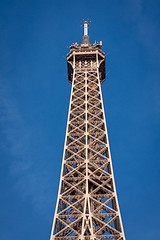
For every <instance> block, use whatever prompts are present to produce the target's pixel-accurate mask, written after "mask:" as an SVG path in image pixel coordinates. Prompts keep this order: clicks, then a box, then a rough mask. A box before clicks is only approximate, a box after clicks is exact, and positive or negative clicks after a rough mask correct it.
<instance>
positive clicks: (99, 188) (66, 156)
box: [50, 21, 125, 240]
mask: <svg viewBox="0 0 160 240" xmlns="http://www.w3.org/2000/svg"><path fill="white" fill-rule="evenodd" d="M83 25H84V36H83V43H82V44H81V45H78V44H77V43H75V44H72V45H71V46H70V52H69V54H68V55H67V67H68V80H69V82H70V83H71V84H72V90H71V97H70V106H69V114H68V122H67V130H66V138H65V146H64V153H63V162H62V169H61V177H60V184H59V192H58V198H57V204H56V208H55V215H54V220H53V226H52V231H51V237H50V240H61V239H63V240H80V239H81V240H97V239H99V240H105V239H115V240H125V235H124V230H123V225H122V219H121V214H120V209H119V205H118V199H117V193H116V187H115V181H114V175H113V167H112V160H111V153H110V148H109V141H108V134H107V127H106V120H105V114H104V107H103V100H102V93H101V84H102V83H103V82H104V80H105V54H104V53H103V52H102V50H101V47H102V42H100V43H94V44H90V43H89V36H88V21H84V22H83Z"/></svg>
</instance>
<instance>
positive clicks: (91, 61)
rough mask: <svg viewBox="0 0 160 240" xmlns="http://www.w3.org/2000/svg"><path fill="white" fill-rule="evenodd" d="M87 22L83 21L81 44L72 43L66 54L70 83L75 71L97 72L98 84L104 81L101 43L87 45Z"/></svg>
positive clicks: (103, 60)
mask: <svg viewBox="0 0 160 240" xmlns="http://www.w3.org/2000/svg"><path fill="white" fill-rule="evenodd" d="M88 25H89V21H83V27H84V35H83V43H82V44H78V43H73V44H72V45H71V46H70V52H69V53H68V54H67V68H68V80H69V82H70V83H72V80H73V78H74V74H75V73H76V72H77V71H95V70H96V71H98V74H99V79H100V82H101V83H102V82H103V81H104V80H105V53H104V52H102V50H101V47H102V41H100V42H99V43H98V42H95V43H93V44H90V43H89V36H88Z"/></svg>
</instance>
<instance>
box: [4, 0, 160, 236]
mask: <svg viewBox="0 0 160 240" xmlns="http://www.w3.org/2000/svg"><path fill="white" fill-rule="evenodd" d="M159 8H160V2H159V1H156V0H154V1H149V0H143V1H142V0H130V1H129V0H128V1H127V0H125V1H124V0H121V1H118V0H101V1H93V0H92V1H91V0H88V1H84V0H81V1H53V0H45V1H42V0H32V1H31V0H27V1H25V0H17V1H16V0H12V1H11V0H5V1H1V7H0V35H1V37H0V136H1V138H0V189H1V190H0V191H1V194H0V206H1V207H0V208H1V209H0V239H1V240H10V239H13V240H15V239H16V240H20V239H23V240H28V239H30V240H32V239H34V240H35V239H38V240H44V239H49V237H50V231H51V226H52V219H53V215H54V208H55V203H56V198H57V191H58V184H59V176H60V168H61V160H62V153H63V144H64V137H65V129H66V122H67V113H68V106H69V96H70V88H71V85H70V84H69V83H68V81H67V68H66V59H65V57H66V54H67V53H68V52H69V48H68V47H69V46H70V45H71V44H72V43H73V42H78V43H81V41H82V34H83V30H82V28H81V27H80V26H81V20H82V19H86V18H89V19H90V20H91V28H90V29H89V35H90V42H92V43H93V42H94V41H95V40H96V41H100V40H102V42H103V49H102V50H103V51H104V52H105V53H109V54H108V56H107V61H106V63H107V71H108V72H109V74H108V75H107V81H106V82H104V83H103V85H102V91H103V99H104V106H105V111H106V118H107V125H108V132H109V139H110V145H111V152H112V159H113V166H114V173H115V180H116V186H117V192H118V198H119V204H120V208H121V213H122V218H123V224H124V228H125V233H126V238H127V239H128V240H135V239H136V240H143V239H145V240H151V239H160V231H159V214H160V208H159V198H160V191H159V188H160V187H159V183H160V176H159V172H160V159H159V157H160V147H159V142H160V141H159V140H160V139H159V138H160V124H159V122H160V30H159V29H160V15H159Z"/></svg>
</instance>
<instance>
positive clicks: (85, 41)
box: [83, 20, 89, 45]
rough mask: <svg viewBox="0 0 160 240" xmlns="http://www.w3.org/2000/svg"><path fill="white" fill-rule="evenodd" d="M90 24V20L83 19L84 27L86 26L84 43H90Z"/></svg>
mask: <svg viewBox="0 0 160 240" xmlns="http://www.w3.org/2000/svg"><path fill="white" fill-rule="evenodd" d="M88 25H89V20H88V21H83V27H84V36H83V44H85V45H88V44H89V36H88Z"/></svg>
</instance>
